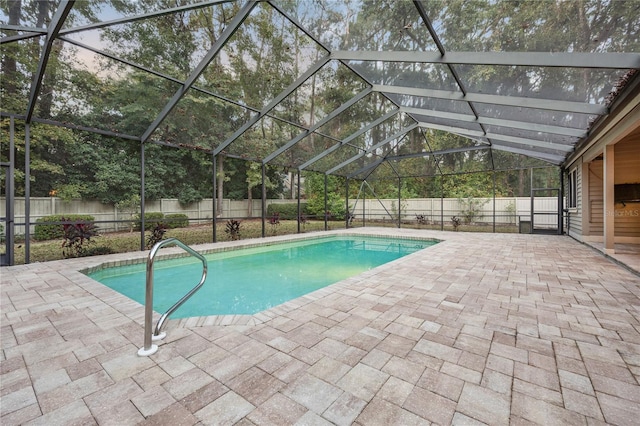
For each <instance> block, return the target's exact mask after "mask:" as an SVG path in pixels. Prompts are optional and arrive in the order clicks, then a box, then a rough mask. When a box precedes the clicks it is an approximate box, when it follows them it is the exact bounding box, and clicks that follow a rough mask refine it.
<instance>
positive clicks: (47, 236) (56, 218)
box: [33, 214, 95, 241]
mask: <svg viewBox="0 0 640 426" xmlns="http://www.w3.org/2000/svg"><path fill="white" fill-rule="evenodd" d="M94 220H95V218H94V217H93V216H91V215H86V214H65V215H51V216H45V217H41V218H39V219H37V220H36V225H35V232H34V234H33V239H34V240H36V241H46V240H56V239H58V238H63V237H64V229H63V227H62V225H61V224H57V225H56V224H47V223H48V222H62V221H72V222H80V221H83V222H93V221H94Z"/></svg>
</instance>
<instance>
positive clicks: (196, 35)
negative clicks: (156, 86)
mask: <svg viewBox="0 0 640 426" xmlns="http://www.w3.org/2000/svg"><path fill="white" fill-rule="evenodd" d="M123 3H126V5H120V6H119V9H126V10H129V11H130V12H131V13H132V14H133V15H134V16H138V14H136V13H134V12H135V9H140V8H141V7H142V6H139V5H140V4H141V3H142V2H123ZM145 5H146V3H145ZM145 9H146V8H145ZM149 9H153V8H149ZM225 9H226V10H225ZM230 14H232V11H231V6H229V5H228V4H226V5H225V4H222V5H214V6H209V7H200V8H197V9H193V10H181V11H180V12H179V13H167V14H160V15H151V16H150V17H147V18H145V19H137V20H135V21H132V22H123V23H116V24H114V25H109V26H105V27H101V28H95V29H88V30H86V31H74V32H69V33H68V34H65V32H64V31H62V35H63V36H64V37H65V38H68V39H71V40H74V41H77V42H80V43H83V44H84V45H86V46H88V47H90V48H93V49H96V50H99V51H106V52H108V53H109V54H111V55H113V56H115V57H117V58H121V59H124V60H127V61H130V62H132V63H134V64H136V65H139V66H141V67H144V68H147V69H150V70H153V71H155V72H157V73H162V74H164V75H167V76H170V77H173V78H176V79H179V80H185V79H186V78H187V77H188V76H189V74H190V73H191V72H192V71H193V70H194V69H195V68H196V66H197V65H198V64H199V63H200V61H201V60H202V59H203V58H204V57H205V56H206V53H207V51H208V50H209V49H210V47H211V45H212V44H213V43H214V42H215V40H216V38H217V36H218V35H219V34H220V33H221V32H222V30H223V29H224V28H225V26H226V23H225V22H224V19H225V17H226V16H228V15H230ZM198 22H207V25H208V26H209V28H208V30H207V31H203V30H201V29H199V28H198V27H197V25H196V23H198ZM89 28H91V26H89Z"/></svg>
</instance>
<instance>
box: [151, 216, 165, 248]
mask: <svg viewBox="0 0 640 426" xmlns="http://www.w3.org/2000/svg"><path fill="white" fill-rule="evenodd" d="M166 232H167V225H166V224H165V223H163V222H158V223H157V224H156V226H154V227H153V229H152V230H151V234H150V235H149V238H147V249H148V250H149V249H151V248H153V246H155V245H156V244H158V243H159V242H160V241H162V240H164V234H165V233H166Z"/></svg>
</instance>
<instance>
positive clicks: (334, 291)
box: [0, 228, 640, 426]
mask: <svg viewBox="0 0 640 426" xmlns="http://www.w3.org/2000/svg"><path fill="white" fill-rule="evenodd" d="M354 232H373V233H377V234H381V233H393V234H402V235H411V236H425V237H434V238H439V239H443V240H444V241H443V242H442V243H440V244H437V245H436V246H433V247H431V248H428V249H426V250H424V251H421V252H418V253H415V254H413V255H410V256H407V257H405V258H403V259H400V260H398V261H395V262H393V263H391V264H387V265H384V266H382V267H379V268H376V269H374V270H372V271H369V272H367V273H364V274H362V275H360V276H357V277H354V278H350V279H348V280H345V281H342V282H340V283H338V284H336V285H333V286H330V287H328V288H326V289H323V290H320V291H318V292H316V293H312V294H311V295H309V296H307V297H303V298H300V299H297V300H295V301H293V302H290V303H287V304H285V305H284V306H280V307H278V308H274V309H272V310H270V311H267V312H265V313H263V314H261V315H256V316H252V317H208V318H196V319H192V320H182V321H177V320H176V321H170V322H169V326H168V327H167V331H168V336H167V338H166V339H165V340H164V341H163V342H162V343H161V345H160V348H159V350H158V352H157V353H156V354H154V355H152V356H151V357H139V356H138V355H137V350H138V348H139V347H140V346H141V345H142V342H143V325H142V318H143V308H142V307H141V306H140V305H139V304H137V303H135V302H132V301H129V300H128V299H126V298H124V296H120V295H118V294H116V293H114V292H112V291H111V290H109V289H107V288H105V287H103V286H102V285H100V284H98V283H96V282H94V281H92V280H91V279H89V278H87V277H85V276H84V275H83V274H81V273H80V272H78V270H80V269H83V268H84V267H87V266H95V265H96V264H97V263H100V262H102V261H104V260H105V259H106V260H109V261H114V262H117V261H121V260H123V259H126V258H127V256H136V257H140V256H143V255H144V254H137V253H136V254H133V255H112V256H104V257H102V258H101V259H99V258H85V259H73V260H65V261H56V262H47V263H41V264H32V265H25V266H15V267H6V268H2V269H1V270H0V274H1V276H2V278H1V279H2V288H1V291H2V296H1V303H2V304H1V309H2V313H1V319H2V322H1V329H2V333H1V336H0V337H1V339H2V341H1V342H2V352H1V354H0V397H1V399H0V404H1V418H0V423H1V424H2V425H4V426H8V425H17V424H27V425H36V424H41V425H54V424H65V425H66V424H101V425H128V424H138V423H141V424H148V425H163V424H165V425H194V424H203V425H208V424H234V423H236V424H244V425H252V424H255V425H267V424H273V425H286V424H300V425H303V424H304V425H322V424H338V425H347V424H361V425H376V424H380V425H390V424H397V425H411V424H431V423H434V424H465V425H467V424H468V425H476V424H490V425H506V424H540V425H559V424H585V425H586V424H589V425H597V424H616V425H631V424H638V422H639V419H640V386H639V380H640V278H639V277H638V276H637V275H634V274H633V273H631V272H629V271H628V270H627V269H625V268H623V267H621V266H619V265H618V264H615V263H613V262H612V261H610V260H608V259H607V258H605V257H604V256H602V255H601V254H599V253H597V252H596V251H595V250H593V249H592V248H590V247H587V246H585V245H582V244H580V243H578V242H576V241H574V240H572V239H570V238H568V237H559V236H543V235H507V234H468V233H440V232H435V231H419V230H404V229H403V230H383V229H374V228H367V229H364V230H357V231H354ZM276 239H278V237H276ZM232 244H243V242H236V243H232ZM220 324H231V325H220Z"/></svg>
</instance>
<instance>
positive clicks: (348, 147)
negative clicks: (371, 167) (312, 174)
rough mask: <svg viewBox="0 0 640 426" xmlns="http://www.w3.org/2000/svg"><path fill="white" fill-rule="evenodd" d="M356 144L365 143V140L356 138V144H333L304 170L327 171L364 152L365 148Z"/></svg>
mask: <svg viewBox="0 0 640 426" xmlns="http://www.w3.org/2000/svg"><path fill="white" fill-rule="evenodd" d="M355 144H364V142H363V141H358V140H356V141H354V145H352V144H340V145H333V146H331V147H330V148H329V149H327V150H326V151H325V155H321V156H320V157H319V158H317V159H314V160H313V161H310V164H308V165H307V166H306V167H305V168H304V170H312V171H316V172H320V173H326V172H327V171H328V170H330V169H331V168H333V167H335V165H336V164H340V163H342V162H344V161H347V160H349V159H350V158H353V157H354V156H356V155H358V154H360V153H362V152H363V149H362V148H358V147H357V146H355Z"/></svg>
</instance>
